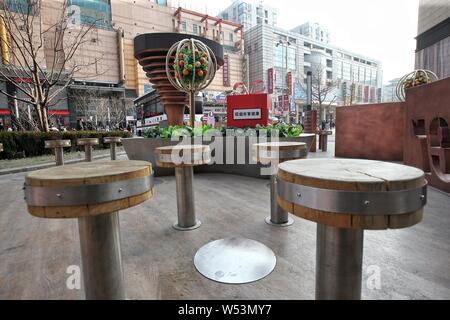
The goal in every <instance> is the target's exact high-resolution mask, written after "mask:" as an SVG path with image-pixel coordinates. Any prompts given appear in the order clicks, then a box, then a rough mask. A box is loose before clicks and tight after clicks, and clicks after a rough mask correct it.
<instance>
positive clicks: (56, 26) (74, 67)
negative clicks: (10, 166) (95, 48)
mask: <svg viewBox="0 0 450 320" xmlns="http://www.w3.org/2000/svg"><path fill="white" fill-rule="evenodd" d="M42 2H43V0H28V1H20V0H10V1H5V0H3V1H1V2H0V4H1V5H2V6H1V8H0V14H1V17H0V19H1V20H2V21H0V22H1V23H2V25H3V26H4V28H5V29H6V33H7V37H1V45H2V47H4V48H7V51H9V52H8V55H10V59H9V57H8V60H10V61H7V62H8V64H4V65H3V66H2V68H0V75H1V76H2V77H4V78H5V79H6V81H8V82H10V83H11V84H13V85H14V87H15V89H16V92H20V93H21V96H22V97H20V98H19V97H17V95H12V94H11V93H8V92H6V91H3V90H0V93H2V94H4V95H6V96H8V97H10V98H12V99H16V100H17V101H20V102H23V103H26V104H30V105H31V106H32V109H33V111H34V114H35V116H36V119H37V121H36V122H37V123H36V129H38V130H41V131H49V115H48V109H49V107H51V106H53V105H56V104H57V103H58V102H59V101H61V98H60V94H61V92H63V91H64V90H65V89H66V88H67V86H68V85H69V84H70V83H71V81H72V79H73V77H74V74H75V73H77V72H79V71H80V70H81V69H82V68H85V67H89V66H91V65H93V64H95V63H97V61H98V59H97V58H92V59H89V60H90V61H84V62H81V61H80V59H78V58H77V57H76V53H77V52H78V51H79V49H80V47H82V46H83V44H84V43H86V42H88V41H89V39H88V35H89V33H90V32H91V31H92V29H93V27H94V26H95V21H94V22H93V23H90V24H83V25H81V24H77V23H75V24H74V23H73V19H74V17H73V15H74V14H75V11H73V10H72V9H71V8H72V6H70V7H69V6H68V3H67V0H62V1H61V6H58V8H57V9H55V8H54V10H55V12H56V14H51V15H50V17H47V18H45V19H46V21H43V19H44V17H42V14H41V13H42ZM68 9H70V10H68ZM75 20H76V19H75ZM3 60H5V57H3ZM18 79H28V80H27V81H20V80H19V81H18Z"/></svg>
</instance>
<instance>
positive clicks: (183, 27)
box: [181, 21, 187, 32]
mask: <svg viewBox="0 0 450 320" xmlns="http://www.w3.org/2000/svg"><path fill="white" fill-rule="evenodd" d="M181 30H182V31H184V32H186V30H187V28H186V21H182V22H181Z"/></svg>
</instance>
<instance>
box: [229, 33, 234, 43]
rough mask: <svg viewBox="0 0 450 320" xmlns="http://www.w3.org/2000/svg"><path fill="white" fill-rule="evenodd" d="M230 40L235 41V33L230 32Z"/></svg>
mask: <svg viewBox="0 0 450 320" xmlns="http://www.w3.org/2000/svg"><path fill="white" fill-rule="evenodd" d="M228 40H230V41H234V35H233V32H230V33H229V38H228Z"/></svg>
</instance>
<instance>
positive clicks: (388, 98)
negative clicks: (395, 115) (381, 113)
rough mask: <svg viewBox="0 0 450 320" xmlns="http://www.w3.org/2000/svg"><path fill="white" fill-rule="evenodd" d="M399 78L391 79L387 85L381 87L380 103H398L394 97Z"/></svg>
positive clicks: (397, 99) (395, 96)
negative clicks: (381, 96)
mask: <svg viewBox="0 0 450 320" xmlns="http://www.w3.org/2000/svg"><path fill="white" fill-rule="evenodd" d="M399 81H400V78H396V79H392V80H390V81H389V84H387V85H384V86H383V98H382V100H381V102H400V100H399V98H398V97H397V95H396V89H397V84H398V82H399Z"/></svg>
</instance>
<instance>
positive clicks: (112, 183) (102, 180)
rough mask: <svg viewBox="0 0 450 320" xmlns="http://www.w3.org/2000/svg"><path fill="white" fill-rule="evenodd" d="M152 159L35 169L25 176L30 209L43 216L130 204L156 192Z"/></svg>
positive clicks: (103, 211)
mask: <svg viewBox="0 0 450 320" xmlns="http://www.w3.org/2000/svg"><path fill="white" fill-rule="evenodd" d="M151 174H152V166H151V163H149V162H146V161H133V160H123V161H101V162H100V161H99V162H83V163H77V164H73V165H66V166H59V167H52V168H48V169H43V170H38V171H34V172H32V173H29V174H28V175H27V176H26V178H25V197H26V202H27V205H28V211H29V212H30V213H31V214H32V215H34V216H37V217H43V218H78V217H84V216H91V215H99V214H106V213H111V212H115V211H118V210H122V209H126V208H130V207H133V206H136V205H138V204H140V203H141V202H144V201H145V200H147V199H149V198H151V196H152V195H153V179H152V176H151Z"/></svg>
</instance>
